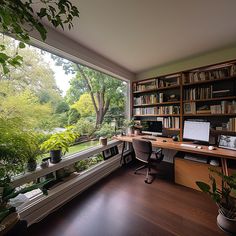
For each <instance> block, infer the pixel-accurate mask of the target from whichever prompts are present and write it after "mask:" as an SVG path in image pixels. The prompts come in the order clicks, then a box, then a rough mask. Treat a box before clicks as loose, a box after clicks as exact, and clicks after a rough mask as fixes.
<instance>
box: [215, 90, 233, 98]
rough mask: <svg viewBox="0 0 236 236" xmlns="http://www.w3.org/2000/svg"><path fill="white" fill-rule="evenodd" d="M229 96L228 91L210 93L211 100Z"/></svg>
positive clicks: (229, 92)
mask: <svg viewBox="0 0 236 236" xmlns="http://www.w3.org/2000/svg"><path fill="white" fill-rule="evenodd" d="M230 94H231V91H230V89H222V90H215V91H212V97H213V98H221V97H227V96H230Z"/></svg>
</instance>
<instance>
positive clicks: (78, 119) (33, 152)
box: [0, 36, 127, 175]
mask: <svg viewBox="0 0 236 236" xmlns="http://www.w3.org/2000/svg"><path fill="white" fill-rule="evenodd" d="M0 44H4V45H5V47H6V50H7V52H8V53H9V54H11V53H14V50H15V45H16V43H15V41H14V40H13V39H11V38H10V37H6V36H5V37H4V38H3V37H2V38H1V37H0ZM19 54H20V55H22V57H24V61H23V62H22V65H21V66H20V67H17V68H15V67H13V68H12V69H11V71H10V72H9V73H8V74H4V71H3V70H1V69H0V111H1V112H0V119H1V121H2V122H1V124H0V133H1V137H0V153H1V157H0V158H1V163H4V165H3V166H4V168H5V170H4V171H5V173H11V174H10V175H14V174H17V173H20V172H22V171H24V168H25V165H26V163H27V161H28V160H29V159H30V158H29V157H30V156H31V159H32V158H35V159H36V160H38V161H40V160H41V159H42V158H43V157H47V156H48V155H49V154H48V152H46V153H42V149H40V146H42V143H44V142H45V141H47V140H48V139H50V137H51V136H52V135H54V134H55V133H58V132H62V135H63V133H67V132H72V133H73V135H74V136H75V140H74V142H70V145H71V146H70V147H69V149H68V151H69V152H68V154H70V153H72V152H73V153H75V152H77V151H80V150H83V149H86V148H89V147H91V146H94V145H97V144H98V139H99V137H101V136H106V137H108V138H109V137H112V136H113V135H114V134H115V132H116V130H117V128H118V126H121V125H122V122H123V119H124V117H125V112H124V111H125V102H126V100H125V99H126V97H127V96H125V95H126V89H127V86H126V83H125V82H123V81H121V80H117V79H115V78H113V77H111V76H108V75H106V74H103V73H101V72H98V71H94V70H92V69H89V68H86V67H84V66H81V65H76V64H74V63H72V62H69V61H67V60H65V59H61V58H58V57H56V56H53V59H50V61H51V63H55V64H57V65H58V66H59V67H61V68H64V70H65V72H67V73H70V75H71V77H72V79H71V80H70V86H69V89H68V90H67V92H66V94H65V95H64V96H63V95H62V91H61V90H60V89H59V88H58V86H57V83H56V80H55V76H54V72H53V70H52V69H51V68H50V66H49V65H48V63H47V62H46V61H45V60H46V59H45V58H46V56H47V57H50V55H51V54H47V53H46V52H42V51H40V50H38V49H36V48H34V47H32V46H26V47H25V48H23V49H20V50H19ZM6 134H9V135H8V136H6ZM44 150H45V149H44ZM7 151H8V152H9V153H7ZM47 151H48V149H47ZM16 153H18V154H17V155H16ZM7 160H11V161H10V162H9V163H8V164H9V166H8V164H7ZM10 167H11V168H12V170H11V171H10V172H9V171H8V170H9V168H10Z"/></svg>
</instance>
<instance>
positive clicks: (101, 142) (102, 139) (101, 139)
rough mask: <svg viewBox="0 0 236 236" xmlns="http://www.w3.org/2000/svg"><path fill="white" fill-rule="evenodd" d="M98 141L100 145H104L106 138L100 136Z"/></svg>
mask: <svg viewBox="0 0 236 236" xmlns="http://www.w3.org/2000/svg"><path fill="white" fill-rule="evenodd" d="M99 143H100V144H101V145H102V146H106V145H107V138H106V137H100V138H99Z"/></svg>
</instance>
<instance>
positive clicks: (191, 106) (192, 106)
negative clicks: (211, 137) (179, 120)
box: [184, 102, 196, 114]
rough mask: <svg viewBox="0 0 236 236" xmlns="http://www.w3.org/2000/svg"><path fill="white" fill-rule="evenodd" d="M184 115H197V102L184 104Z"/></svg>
mask: <svg viewBox="0 0 236 236" xmlns="http://www.w3.org/2000/svg"><path fill="white" fill-rule="evenodd" d="M184 114H196V103H195V102H186V103H184Z"/></svg>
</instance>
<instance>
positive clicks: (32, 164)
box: [27, 159, 37, 172]
mask: <svg viewBox="0 0 236 236" xmlns="http://www.w3.org/2000/svg"><path fill="white" fill-rule="evenodd" d="M36 168H37V162H36V160H34V159H32V160H29V161H28V162H27V170H28V171H29V172H32V171H35V170H36Z"/></svg>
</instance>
